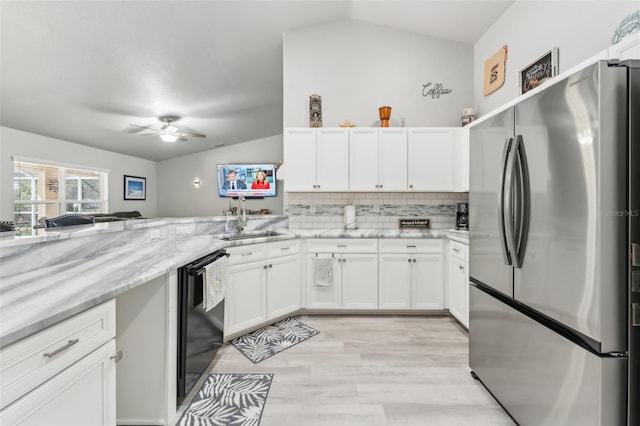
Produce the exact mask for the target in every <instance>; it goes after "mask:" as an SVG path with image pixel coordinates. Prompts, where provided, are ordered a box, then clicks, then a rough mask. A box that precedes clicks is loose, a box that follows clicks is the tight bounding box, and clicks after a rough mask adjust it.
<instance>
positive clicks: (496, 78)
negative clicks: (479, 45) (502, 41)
mask: <svg viewBox="0 0 640 426" xmlns="http://www.w3.org/2000/svg"><path fill="white" fill-rule="evenodd" d="M507 51H508V48H507V45H504V46H502V47H501V48H500V50H498V51H497V52H496V53H495V54H494V55H493V56H492V57H490V58H489V59H487V60H486V61H485V62H484V76H483V86H482V94H483V95H484V96H487V95H489V94H491V93H493V92H495V91H496V90H498V89H499V88H501V87H502V85H503V84H504V79H505V73H506V66H507V65H506V64H507Z"/></svg>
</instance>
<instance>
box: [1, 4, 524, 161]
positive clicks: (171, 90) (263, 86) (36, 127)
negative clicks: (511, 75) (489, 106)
mask: <svg viewBox="0 0 640 426" xmlns="http://www.w3.org/2000/svg"><path fill="white" fill-rule="evenodd" d="M513 1H514V0H501V1H500V0H499V1H480V0H476V1H451V0H449V1H447V0H443V1H435V0H434V1H431V0H409V1H392V0H387V1H381V0H377V1H375V0H374V1H365V0H341V1H331V0H298V1H277V0H272V1H269V0H250V1H246V0H245V1H242V0H235V1H217V0H210V1H206V0H202V1H55V0H54V1H21V0H20V1H11V0H9V1H7V0H3V1H2V2H1V3H0V24H1V25H0V40H1V46H0V47H1V50H0V59H1V61H0V83H1V85H0V89H1V98H0V108H1V109H0V124H1V125H2V126H6V127H11V128H14V129H18V130H23V131H26V132H31V133H36V134H40V135H45V136H50V137H54V138H58V139H63V140H67V141H71V142H75V143H80V144H83V145H88V146H93V147H97V148H102V149H106V150H109V151H114V152H119V153H123V154H127V155H133V156H136V157H140V158H146V159H149V160H154V161H159V160H164V159H168V158H173V157H178V156H182V155H186V154H191V153H196V152H201V151H205V150H209V149H212V148H214V147H215V146H216V145H220V144H225V145H231V144H235V143H240V142H245V141H250V140H255V139H260V138H264V137H268V136H273V135H278V134H281V133H282V34H283V33H284V32H287V31H290V30H293V29H296V28H301V27H306V26H311V25H318V24H322V23H328V22H333V21H340V20H358V21H364V22H369V23H373V24H377V25H383V26H388V27H392V28H396V29H401V30H405V31H411V32H415V33H419V34H424V35H428V36H433V37H438V38H443V39H449V40H455V41H460V42H464V43H470V44H473V43H474V42H475V41H476V40H478V39H479V38H480V36H481V35H482V34H483V33H484V32H485V31H486V30H487V29H488V28H489V27H490V26H491V25H492V23H493V22H494V21H495V20H496V19H497V18H498V17H499V16H500V15H501V14H502V13H503V12H504V11H505V10H506V9H507V8H508V7H509V6H511V4H512V3H513ZM164 114H173V115H177V116H179V117H181V118H180V120H178V121H177V122H176V124H177V125H178V126H179V127H180V130H181V131H186V132H197V133H203V134H206V135H207V137H206V138H202V139H194V138H190V139H189V140H188V141H186V142H185V141H178V142H175V143H164V142H162V141H161V140H160V138H159V137H158V136H157V135H151V136H142V134H145V133H148V132H146V131H140V130H141V129H136V128H134V127H132V126H130V125H129V124H137V125H141V126H151V127H154V128H160V127H161V125H162V123H161V122H160V121H159V120H158V117H159V116H161V115H164Z"/></svg>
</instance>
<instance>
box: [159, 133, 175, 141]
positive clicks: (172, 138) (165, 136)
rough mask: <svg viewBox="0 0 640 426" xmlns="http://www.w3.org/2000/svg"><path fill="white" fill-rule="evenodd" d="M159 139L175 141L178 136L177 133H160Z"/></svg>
mask: <svg viewBox="0 0 640 426" xmlns="http://www.w3.org/2000/svg"><path fill="white" fill-rule="evenodd" d="M160 139H162V140H163V141H165V142H175V141H177V140H178V136H177V135H169V134H162V135H160Z"/></svg>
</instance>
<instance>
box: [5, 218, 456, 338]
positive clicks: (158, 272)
mask: <svg viewBox="0 0 640 426" xmlns="http://www.w3.org/2000/svg"><path fill="white" fill-rule="evenodd" d="M177 222H178V223H185V224H189V223H193V221H189V220H184V221H177ZM173 223H176V221H173ZM157 224H158V222H155V223H154V225H157ZM149 225H150V224H147V225H146V226H149ZM114 228H117V227H106V231H105V230H102V232H113V230H114ZM121 230H122V229H121ZM99 231H100V230H99V229H95V230H94V232H99ZM277 231H278V232H279V233H278V235H275V236H269V237H256V238H248V239H242V240H234V241H224V240H221V239H220V237H222V235H220V234H218V235H190V236H186V237H182V238H175V239H167V240H158V241H152V242H149V243H146V244H144V245H138V246H136V247H133V248H125V249H121V250H115V251H111V252H107V253H92V254H90V255H89V256H88V257H86V258H83V259H75V260H72V261H69V262H65V263H58V264H55V265H53V266H48V267H43V268H38V269H34V270H29V271H25V272H22V273H16V274H13V275H9V276H6V277H3V278H2V279H1V280H0V324H1V327H0V346H7V345H10V344H12V343H14V342H16V341H18V340H20V339H22V338H24V337H27V336H29V335H31V334H33V333H36V332H38V331H40V330H42V329H45V328H47V327H50V326H52V325H53V324H56V323H58V322H60V321H62V320H65V319H67V318H70V317H71V316H73V315H75V314H77V313H80V312H82V311H84V310H86V309H89V308H91V307H93V306H96V305H98V304H100V303H102V302H105V301H107V300H109V299H112V298H114V297H116V296H118V295H120V294H122V293H124V292H126V291H127V290H130V289H132V288H134V287H137V286H139V285H141V284H144V283H146V282H148V281H150V280H153V279H155V278H157V277H160V276H162V275H165V274H167V273H169V272H170V271H172V270H175V269H177V268H178V267H180V266H182V265H185V264H187V263H189V262H191V261H193V260H195V259H198V258H199V257H202V256H205V255H207V254H209V253H211V252H213V251H216V250H218V249H222V248H225V247H231V246H238V245H247V244H254V243H259V242H269V241H278V240H283V239H291V238H451V239H455V240H458V241H461V242H468V233H467V232H464V231H445V230H438V231H416V230H394V229H389V230H380V229H356V230H340V229H335V230H329V229H325V230H320V229H318V230H301V229H292V230H288V231H287V230H283V229H278V230H277ZM61 234H63V235H67V234H65V233H61ZM465 234H466V238H465ZM34 238H36V239H37V237H34ZM47 238H48V237H47ZM67 238H69V237H67ZM47 241H50V240H49V239H47Z"/></svg>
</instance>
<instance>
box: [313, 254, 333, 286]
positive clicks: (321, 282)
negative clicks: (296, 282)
mask: <svg viewBox="0 0 640 426" xmlns="http://www.w3.org/2000/svg"><path fill="white" fill-rule="evenodd" d="M314 275H315V280H314V283H315V285H316V286H330V285H333V257H329V258H323V259H320V258H317V257H316V258H315V274H314Z"/></svg>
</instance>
